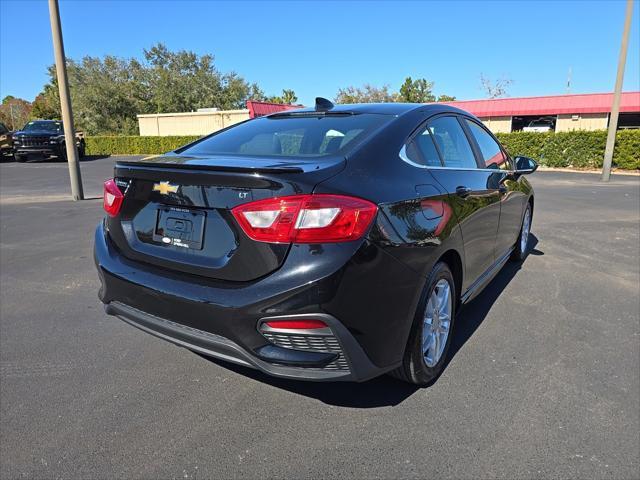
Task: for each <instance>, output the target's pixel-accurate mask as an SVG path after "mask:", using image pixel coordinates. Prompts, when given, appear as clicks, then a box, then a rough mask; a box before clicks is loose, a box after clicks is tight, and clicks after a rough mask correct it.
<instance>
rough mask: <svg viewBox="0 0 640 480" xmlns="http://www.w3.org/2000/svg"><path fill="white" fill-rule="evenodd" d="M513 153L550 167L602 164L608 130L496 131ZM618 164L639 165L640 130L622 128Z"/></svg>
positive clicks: (615, 161)
mask: <svg viewBox="0 0 640 480" xmlns="http://www.w3.org/2000/svg"><path fill="white" fill-rule="evenodd" d="M496 136H497V137H498V139H499V140H500V141H501V142H502V144H503V145H504V146H505V148H506V149H507V150H508V151H509V153H510V154H512V155H524V156H527V157H531V158H534V159H536V160H537V161H538V162H539V163H540V165H545V166H547V167H573V168H602V160H603V157H604V147H605V144H606V141H607V132H606V131H605V130H596V131H585V130H578V131H573V132H558V133H553V132H546V133H538V132H513V133H498V134H497V135H496ZM613 164H614V166H615V167H618V168H623V169H627V170H633V169H640V130H620V131H618V133H617V135H616V146H615V149H614V152H613Z"/></svg>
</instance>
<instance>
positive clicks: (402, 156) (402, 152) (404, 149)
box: [398, 143, 429, 168]
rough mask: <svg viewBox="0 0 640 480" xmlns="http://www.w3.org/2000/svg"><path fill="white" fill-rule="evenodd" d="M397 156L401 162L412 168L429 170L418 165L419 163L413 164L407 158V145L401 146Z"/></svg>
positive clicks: (424, 166)
mask: <svg viewBox="0 0 640 480" xmlns="http://www.w3.org/2000/svg"><path fill="white" fill-rule="evenodd" d="M398 156H399V157H400V159H401V160H402V161H403V162H406V163H408V164H409V165H412V166H414V167H418V168H429V167H427V166H426V165H420V164H419V163H416V162H414V161H413V160H411V159H410V158H409V157H408V156H407V144H406V143H405V144H404V145H402V148H401V149H400V152H399V153H398Z"/></svg>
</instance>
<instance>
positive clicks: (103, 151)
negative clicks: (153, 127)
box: [85, 136, 200, 155]
mask: <svg viewBox="0 0 640 480" xmlns="http://www.w3.org/2000/svg"><path fill="white" fill-rule="evenodd" d="M198 138H200V137H198V136H180V137H177V136H176V137H140V136H130V137H125V136H100V137H97V136H96V137H91V136H89V137H85V145H86V152H87V155H154V154H161V153H166V152H170V151H171V150H175V149H176V148H178V147H182V146H183V145H186V144H187V143H190V142H193V141H194V140H197V139H198Z"/></svg>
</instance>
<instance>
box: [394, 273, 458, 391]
mask: <svg viewBox="0 0 640 480" xmlns="http://www.w3.org/2000/svg"><path fill="white" fill-rule="evenodd" d="M455 307H456V288H455V282H454V280H453V275H452V274H451V270H449V267H448V266H447V264H446V263H444V262H438V263H437V264H436V265H435V266H434V267H433V270H432V271H431V273H430V274H429V278H428V280H427V284H426V288H425V291H424V293H423V298H422V300H421V301H420V303H419V306H418V311H417V312H416V316H415V319H414V323H413V327H412V328H411V334H410V335H409V342H408V343H407V347H406V350H405V353H404V357H403V360H402V365H401V366H400V367H398V368H397V369H396V370H394V371H392V372H391V375H393V376H394V377H396V378H398V379H400V380H403V381H405V382H409V383H413V384H416V385H428V384H430V383H431V382H433V381H434V380H435V379H436V378H438V376H439V375H440V374H441V373H442V370H443V369H444V365H445V362H446V358H447V353H448V352H449V346H450V344H451V338H452V335H451V331H452V329H453V324H454V320H455Z"/></svg>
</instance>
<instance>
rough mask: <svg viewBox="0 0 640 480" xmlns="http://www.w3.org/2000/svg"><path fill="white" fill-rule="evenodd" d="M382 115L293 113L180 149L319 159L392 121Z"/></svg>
mask: <svg viewBox="0 0 640 480" xmlns="http://www.w3.org/2000/svg"><path fill="white" fill-rule="evenodd" d="M392 119H393V117H392V116H389V115H380V114H372V113H371V114H369V113H368V114H357V115H319V114H318V115H314V114H313V113H310V114H304V115H302V114H290V115H276V116H271V117H263V118H257V119H255V120H251V121H248V122H245V123H241V124H239V125H236V126H234V127H232V128H230V129H229V130H225V131H223V132H220V133H217V134H214V135H211V136H210V137H208V138H205V139H203V140H202V141H200V142H197V143H195V144H194V145H191V146H188V147H186V148H184V149H181V150H178V153H183V154H187V155H218V154H223V155H229V154H231V155H233V154H237V155H256V156H263V155H267V156H276V157H285V158H286V157H318V156H323V155H334V154H338V153H341V152H342V151H343V150H344V149H345V148H346V147H347V146H348V147H352V146H353V145H355V144H357V143H358V142H359V141H360V140H361V139H362V138H364V137H365V136H367V135H368V134H369V133H371V132H373V131H374V130H376V129H377V128H379V127H381V126H382V125H384V124H385V123H387V122H389V121H391V120H392Z"/></svg>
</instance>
